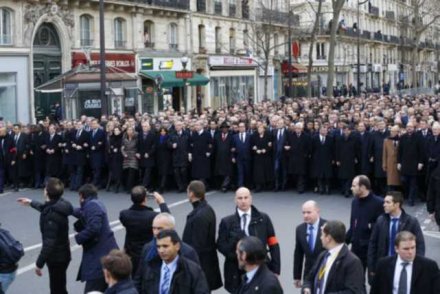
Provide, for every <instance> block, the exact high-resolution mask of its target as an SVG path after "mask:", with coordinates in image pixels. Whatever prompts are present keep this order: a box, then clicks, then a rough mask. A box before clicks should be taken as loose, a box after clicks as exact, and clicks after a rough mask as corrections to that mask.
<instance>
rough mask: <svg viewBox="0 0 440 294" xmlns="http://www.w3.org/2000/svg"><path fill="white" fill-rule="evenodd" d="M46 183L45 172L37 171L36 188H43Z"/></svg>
mask: <svg viewBox="0 0 440 294" xmlns="http://www.w3.org/2000/svg"><path fill="white" fill-rule="evenodd" d="M43 183H44V172H43V171H39V170H37V171H35V174H34V187H35V188H41V187H42V186H43Z"/></svg>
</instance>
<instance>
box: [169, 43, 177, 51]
mask: <svg viewBox="0 0 440 294" xmlns="http://www.w3.org/2000/svg"><path fill="white" fill-rule="evenodd" d="M168 45H169V46H170V49H171V50H178V49H179V46H178V44H168Z"/></svg>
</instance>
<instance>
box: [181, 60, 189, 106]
mask: <svg viewBox="0 0 440 294" xmlns="http://www.w3.org/2000/svg"><path fill="white" fill-rule="evenodd" d="M180 62H181V63H182V67H183V71H184V72H186V71H187V70H186V65H187V64H188V57H187V56H182V58H180ZM185 91H186V77H185V75H184V77H183V91H182V98H183V99H182V100H183V103H184V106H185V110H186V109H187V103H186V95H185Z"/></svg>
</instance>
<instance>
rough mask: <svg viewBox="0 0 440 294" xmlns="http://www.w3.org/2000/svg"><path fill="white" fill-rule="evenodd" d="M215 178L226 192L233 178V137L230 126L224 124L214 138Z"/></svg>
mask: <svg viewBox="0 0 440 294" xmlns="http://www.w3.org/2000/svg"><path fill="white" fill-rule="evenodd" d="M213 147H214V151H213V153H214V158H215V161H214V176H216V177H218V178H219V179H220V181H221V189H222V191H223V192H226V191H227V190H228V188H229V186H230V184H231V177H232V168H233V165H232V158H233V153H232V148H233V141H232V135H231V134H230V133H229V124H228V123H227V122H223V123H222V124H221V125H220V132H219V133H217V134H216V135H215V136H214V146H213Z"/></svg>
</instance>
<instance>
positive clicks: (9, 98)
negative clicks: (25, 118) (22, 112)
mask: <svg viewBox="0 0 440 294" xmlns="http://www.w3.org/2000/svg"><path fill="white" fill-rule="evenodd" d="M0 116H1V117H3V119H4V121H12V122H16V121H17V81H16V75H15V74H14V73H0Z"/></svg>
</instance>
